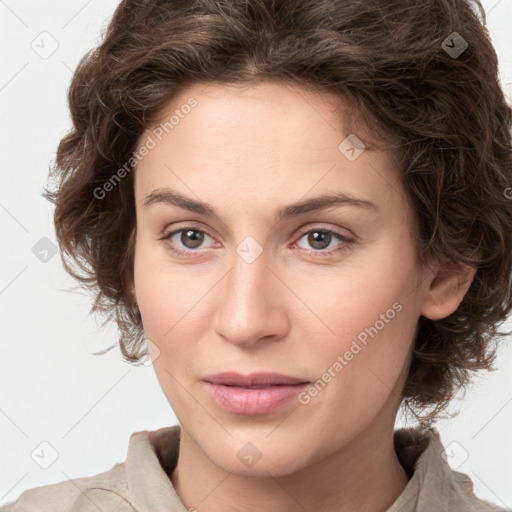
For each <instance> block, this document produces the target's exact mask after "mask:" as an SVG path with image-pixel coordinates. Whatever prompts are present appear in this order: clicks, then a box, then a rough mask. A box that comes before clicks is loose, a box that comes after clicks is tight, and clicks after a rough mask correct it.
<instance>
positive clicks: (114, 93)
mask: <svg viewBox="0 0 512 512" xmlns="http://www.w3.org/2000/svg"><path fill="white" fill-rule="evenodd" d="M475 7H476V8H473V6H472V5H470V4H469V3H468V2H467V1H466V0H368V1H364V2H363V1H350V0H148V1H141V0H124V1H122V2H121V3H120V4H119V6H118V7H117V9H116V11H115V13H114V15H113V18H112V19H111V21H110V24H109V26H108V27H107V29H106V33H104V34H103V38H102V42H101V44H99V46H98V47H97V48H94V49H93V50H91V51H90V52H88V53H87V54H86V55H84V56H83V57H82V59H81V61H80V62H79V64H78V67H77V69H76V71H75V73H74V76H73V79H72V82H71V86H70V89H69V94H68V101H69V108H70V111H71V117H72V123H73V126H72V129H71V130H70V131H69V132H68V133H67V134H66V136H65V137H64V138H62V140H61V141H60V143H59V145H58V150H57V154H56V159H55V163H54V164H53V165H52V167H51V172H50V176H51V177H52V178H55V179H56V180H57V183H56V188H55V190H54V191H50V190H49V189H47V188H46V189H45V192H44V194H43V195H44V196H45V197H46V198H47V199H48V200H50V201H52V202H53V203H54V204H55V215H54V222H55V228H56V234H57V239H58V243H59V246H60V250H61V258H62V261H63V264H64V267H65V269H66V270H67V271H68V272H69V273H70V274H71V275H72V276H74V277H75V278H76V279H78V280H79V281H80V283H81V286H85V287H87V288H88V289H91V290H92V291H94V294H95V300H94V304H93V306H92V308H91V312H98V313H101V314H102V315H107V319H106V320H105V323H106V322H107V321H109V320H110V319H112V317H113V316H114V314H115V319H116V322H117V325H118V328H119V329H120V339H119V345H120V348H121V352H122V354H123V357H124V358H125V360H127V361H129V362H131V363H133V364H137V363H138V362H139V361H140V359H141V357H142V356H144V355H145V343H144V331H143V325H142V321H141V316H140V314H139V312H138V309H137V307H136V305H135V304H134V299H133V296H132V293H131V290H130V283H132V280H131V279H132V276H133V256H134V241H135V237H134V234H135V226H136V224H135V202H134V191H133V173H132V172H126V173H123V174H126V176H125V177H124V178H123V179H122V180H120V182H119V183H118V184H117V186H115V187H113V189H112V191H110V192H109V193H108V194H106V195H105V197H104V198H102V199H101V200H99V199H98V198H97V197H96V194H95V190H97V189H98V187H101V186H103V185H104V184H105V183H106V182H108V181H109V180H111V179H112V176H113V175H114V174H116V172H117V171H118V170H119V169H120V167H121V166H122V165H123V164H125V163H126V162H132V164H131V166H129V167H128V168H127V167H126V166H125V167H124V169H128V171H130V170H134V169H135V165H133V158H132V159H131V160H130V157H131V156H132V155H133V153H134V151H135V148H136V147H137V144H138V141H139V138H140V137H141V135H142V133H143V132H144V130H146V129H149V128H151V127H152V125H153V123H154V122H155V121H156V120H158V116H159V115H160V114H161V112H162V111H163V109H164V108H165V107H166V106H167V105H168V103H169V102H170V100H171V99H172V98H173V97H175V96H176V95H177V94H178V93H180V92H181V91H182V90H183V89H184V88H186V87H187V86H189V85H191V84H193V83H197V82H210V83H233V84H234V83H249V84H250V83H256V82H258V81H261V80H274V81H288V82H289V83H294V84H297V85H300V86H303V87H306V88H311V89H314V90H318V91H325V92H334V93H336V94H337V95H339V96H340V97H343V98H345V99H348V100H349V102H350V104H351V105H352V106H353V107H354V112H357V119H359V120H361V121H365V122H366V124H365V126H367V127H370V128H368V131H369V133H370V134H371V135H372V139H373V140H374V141H383V140H387V141H388V142H389V139H390V137H391V138H392V140H393V141H394V143H393V146H392V149H393V152H394V153H393V154H394V155H395V159H396V162H397V166H398V167H399V170H400V173H401V176H402V181H403V184H404V186H405V189H406V190H407V193H408V194H409V196H410V198H411V199H412V203H413V205H414V209H415V215H416V217H417V221H418V226H419V230H418V232H417V233H416V234H415V237H416V241H415V243H416V246H417V254H418V258H419V261H421V262H422V263H427V262H428V261H430V260H431V258H435V259H436V260H438V261H443V262H451V263H456V264H460V265H470V266H473V267H475V268H476V269H477V271H476V274H475V278H474V279H473V282H472V284H471V286H470V288H469V290H468V292H467V293H466V295H465V297H464V299H463V300H462V302H461V304H460V305H459V307H458V309H457V310H456V311H455V312H454V313H453V314H451V315H449V316H448V317H447V318H444V319H442V320H437V321H432V320H429V319H427V318H425V317H423V316H421V317H420V318H419V323H418V331H417V336H416V339H415V340H414V345H413V353H412V361H411V366H410V370H409V374H408V377H407V381H406V383H405V387H404V389H403V393H402V396H403V398H404V403H405V404H407V405H408V406H409V408H410V409H411V410H413V409H416V410H417V411H418V412H419V413H423V420H422V421H425V422H426V421H431V420H432V418H434V417H437V416H438V415H439V413H440V412H441V411H442V410H444V409H446V406H447V405H448V402H449V401H450V400H451V399H452V398H453V396H454V394H455V393H456V392H457V390H463V389H464V388H465V387H466V385H467V384H468V383H469V374H470V372H471V371H473V370H479V369H488V370H492V369H493V367H492V365H493V363H494V360H495V356H496V351H497V347H498V344H497V340H498V337H503V336H504V335H508V334H510V333H501V332H498V331H497V329H498V327H499V325H500V324H501V323H502V322H503V321H505V320H506V318H507V315H508V314H509V312H510V311H511V309H512V298H511V289H512V251H511V247H512V201H511V198H510V197H509V194H507V193H506V191H507V190H509V191H510V190H511V189H510V186H511V184H512V146H511V124H512V110H511V108H510V106H509V105H507V103H506V100H505V97H504V94H503V92H502V90H501V88H500V86H499V80H498V63H497V57H496V53H495V51H494V48H493V46H492V44H491V42H490V39H489V35H488V33H487V30H486V28H485V15H484V13H483V9H482V6H481V4H480V3H479V2H476V3H475ZM454 32H457V33H458V34H459V35H456V34H453V33H454ZM455 38H458V39H455ZM454 41H457V42H458V45H459V48H460V47H461V44H462V43H463V42H464V41H465V42H466V43H467V48H465V49H464V47H463V46H462V49H463V51H462V53H460V54H459V55H454V54H453V52H449V51H448V50H449V48H454V45H455V43H454ZM461 42H462V43H461ZM369 121H371V122H369ZM387 147H389V146H387ZM67 259H69V261H67ZM428 409H430V412H427V413H425V411H427V410H428ZM432 409H433V410H432ZM417 417H420V416H419V415H418V416H417Z"/></svg>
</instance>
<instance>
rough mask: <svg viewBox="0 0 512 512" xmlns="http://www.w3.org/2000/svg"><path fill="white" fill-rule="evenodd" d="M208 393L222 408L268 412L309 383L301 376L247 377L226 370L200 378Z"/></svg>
mask: <svg viewBox="0 0 512 512" xmlns="http://www.w3.org/2000/svg"><path fill="white" fill-rule="evenodd" d="M203 380H204V381H205V383H206V388H207V390H208V392H209V393H210V396H211V397H212V398H213V400H215V402H216V403H217V404H218V405H219V406H220V407H222V408H224V409H226V410H228V411H230V412H234V413H237V414H246V415H251V416H252V415H256V414H267V413H269V412H272V411H274V410H276V409H277V408H279V407H281V406H282V405H284V404H285V403H286V402H288V401H289V400H290V399H291V398H293V397H294V396H296V395H297V394H298V393H300V392H301V391H302V390H303V389H304V388H305V387H306V386H307V385H308V384H309V382H306V381H305V380H304V379H299V378H295V377H289V376H287V375H281V374H277V373H253V374H250V375H247V376H244V375H241V374H238V373H235V372H225V373H218V374H215V375H210V376H208V377H205V378H204V379H203Z"/></svg>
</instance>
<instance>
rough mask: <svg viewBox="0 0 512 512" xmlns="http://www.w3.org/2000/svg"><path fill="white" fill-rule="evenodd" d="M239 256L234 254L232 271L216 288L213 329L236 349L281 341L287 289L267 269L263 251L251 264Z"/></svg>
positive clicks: (269, 268) (285, 326) (273, 272)
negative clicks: (216, 301) (262, 341)
mask: <svg viewBox="0 0 512 512" xmlns="http://www.w3.org/2000/svg"><path fill="white" fill-rule="evenodd" d="M241 254H242V256H240V255H239V254H238V253H236V252H235V253H234V255H233V259H232V261H233V264H232V267H231V269H230V271H229V272H228V273H227V275H226V276H225V277H224V279H223V280H222V281H221V283H219V285H218V286H219V288H218V293H217V296H216V300H218V307H217V308H216V314H215V317H214V329H215V331H216V333H217V335H218V336H220V337H222V338H223V339H225V340H226V341H228V342H230V343H233V344H235V345H238V346H240V347H249V346H252V345H254V344H256V343H257V342H258V341H260V340H267V341H269V340H271V339H272V340H277V339H279V338H282V337H283V336H284V335H285V334H286V332H287V330H288V328H289V321H288V320H289V319H288V315H287V310H286V305H285V304H286V291H287V288H286V286H285V285H284V284H283V282H282V278H281V279H280V276H278V275H277V272H276V271H275V270H273V269H272V268H271V267H270V266H269V265H268V261H267V257H266V254H265V251H263V252H262V253H261V254H260V255H259V256H258V257H257V258H256V259H254V261H251V260H250V259H247V258H245V257H244V255H243V253H241ZM288 295H290V292H289V291H288Z"/></svg>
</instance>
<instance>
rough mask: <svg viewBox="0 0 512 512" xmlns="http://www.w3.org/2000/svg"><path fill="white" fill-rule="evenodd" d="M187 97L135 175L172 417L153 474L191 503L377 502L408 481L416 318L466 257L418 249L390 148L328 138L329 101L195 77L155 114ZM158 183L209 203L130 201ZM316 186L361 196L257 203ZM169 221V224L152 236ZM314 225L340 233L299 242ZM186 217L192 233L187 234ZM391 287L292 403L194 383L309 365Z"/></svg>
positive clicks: (156, 345)
mask: <svg viewBox="0 0 512 512" xmlns="http://www.w3.org/2000/svg"><path fill="white" fill-rule="evenodd" d="M190 97H193V98H195V99H196V100H197V102H198V103H197V106H195V107H194V108H193V109H191V111H190V113H189V114H188V115H186V116H183V118H180V121H179V123H178V124H176V125H175V126H174V128H173V129H172V130H171V131H169V133H167V134H165V133H164V136H163V137H162V140H161V141H159V142H158V144H157V145H156V147H155V148H154V149H151V151H149V154H147V156H145V157H144V158H143V159H142V160H141V161H140V163H139V165H138V167H137V170H136V175H135V200H136V212H137V233H136V242H135V244H136V245H135V264H134V275H133V286H134V300H135V301H136V303H137V304H138V307H139V309H140V312H141V316H142V320H143V324H144V329H145V334H146V337H147V338H148V339H149V340H151V343H152V344H153V345H151V346H152V347H153V348H152V350H151V355H152V357H153V358H154V361H153V365H154V369H155V372H156V375H157V378H158V380H159V382H160V385H161V387H162V390H163V391H164V393H165V395H166V397H167V399H168V401H169V403H170V405H171V406H172V409H173V411H174V412H175V414H176V416H177V418H178V421H179V424H180V426H181V431H182V434H181V442H180V454H179V460H178V463H177V466H176V468H175V469H174V471H173V472H172V474H170V475H169V477H170V479H171V481H172V483H173V485H174V487H175V489H176V492H177V493H178V495H179V497H180V499H181V500H182V502H183V503H184V505H185V506H186V507H187V508H191V507H194V508H195V509H197V510H199V511H201V512H203V511H207V512H217V511H222V512H226V511H235V510H236V511H240V510H246V511H261V510H265V511H266V512H277V511H279V512H283V511H284V512H288V511H289V512H292V511H294V512H295V511H299V510H300V511H302V510H321V511H335V510H336V511H340V510H343V511H355V510H357V511H384V510H386V509H387V508H388V507H389V506H391V504H392V503H393V502H394V501H395V500H396V498H397V497H398V496H399V495H400V493H401V492H402V491H403V490H404V488H405V486H406V484H407V481H408V479H407V476H406V473H405V471H404V470H403V468H402V467H401V465H400V463H399V461H398V459H397V457H396V453H395V451H394V448H393V429H394V422H395V418H396V415H397V411H398V408H399V405H400V401H401V398H400V392H401V389H402V387H403V384H404V382H405V377H406V375H407V370H408V367H409V362H410V353H411V346H412V341H413V339H414V335H415V330H416V326H417V322H418V318H419V316H420V315H424V316H426V317H428V318H432V319H439V318H443V317H445V316H448V315H449V314H450V313H452V312H453V311H455V309H456V308H457V306H458V304H459V303H460V301H461V300H462V298H463V296H464V294H465V293H466V291H467V289H468V287H469V285H470V283H471V280H472V279H473V276H474V271H473V270H472V269H468V270H467V271H465V272H458V271H457V270H458V269H456V268H453V269H452V268H448V267H443V268H441V267H439V266H436V265H432V266H431V267H430V268H422V267H420V266H419V265H418V263H417V259H416V254H415V249H414V245H413V241H412V233H414V230H415V229H416V228H417V226H416V224H415V220H414V219H415V217H414V211H413V209H412V206H411V204H410V203H409V202H408V200H407V197H406V195H405V191H404V189H403V187H402V185H401V183H400V181H399V179H398V173H397V171H396V169H394V168H393V165H392V160H391V158H390V155H389V154H388V153H386V152H385V151H377V150H369V149H367V150H365V151H363V152H362V154H360V156H359V157H358V158H357V159H356V160H354V161H350V160H348V159H347V158H346V157H345V155H344V154H342V152H341V151H340V150H339V149H338V145H339V144H340V142H341V141H343V140H344V139H345V138H346V136H347V135H348V134H349V133H350V132H348V131H346V130H345V128H344V126H343V119H344V114H343V112H344V108H346V107H347V105H346V104H345V103H344V102H343V101H341V100H339V99H336V98H335V97H334V96H331V95H329V94H326V93H313V92H311V91H307V90H305V89H302V88H301V87H300V86H298V85H293V86H292V85H289V84H288V85H287V84H283V83H277V82H264V83H260V84H258V85H254V86H250V87H248V86H240V85H238V86H228V85H225V84H222V85H220V84H215V85H213V84H210V85H208V86H206V85H205V84H195V85H193V86H191V87H189V88H188V89H187V90H185V91H183V92H182V93H181V94H180V95H179V96H178V97H175V98H174V99H173V101H172V102H171V103H170V104H169V105H168V108H167V109H166V110H165V111H164V112H162V119H169V117H170V115H171V114H172V113H173V112H174V110H175V109H177V108H178V109H179V108H180V106H182V105H184V104H185V103H186V102H187V100H188V99H189V98H190ZM148 135H151V131H147V132H145V134H143V136H142V137H141V139H140V140H141V141H144V139H145V137H147V136H148ZM356 135H358V134H357V133H356ZM359 135H360V138H361V139H363V136H362V134H359ZM163 187H169V188H171V189H172V190H174V191H177V192H180V193H181V194H184V195H187V196H188V197H190V198H192V199H194V200H201V201H204V202H207V203H209V204H211V205H212V206H213V207H214V208H215V209H216V210H217V211H218V212H219V215H220V216H221V218H220V219H215V218H211V217H208V216H205V215H202V214H198V213H193V212H190V211H187V210H185V209H182V208H180V207H179V206H176V205H171V204H165V203H158V202H155V203H153V204H151V205H150V206H144V204H143V203H144V201H145V198H146V196H147V195H148V194H149V193H151V192H152V191H154V190H155V189H160V188H163ZM334 191H336V192H344V193H347V194H351V195H352V196H354V197H357V198H362V199H365V200H368V201H371V202H372V203H374V204H375V205H376V206H377V208H378V209H377V210H376V211H373V210H371V209H364V208H360V207H356V206H353V205H347V204H345V205H336V206H331V207H329V208H327V209H323V210H321V211H316V212H310V213H306V214H303V215H301V216H300V217H296V218H289V219H285V220H282V221H277V220H276V218H275V217H274V216H275V214H276V212H277V211H278V210H279V209H280V208H282V207H284V206H286V205H288V204H290V203H293V202H296V201H300V200H304V199H308V198H311V197H314V196H318V195H321V194H322V193H332V192H334ZM179 228H181V229H185V232H180V233H178V234H176V235H174V236H173V237H172V241H171V240H168V241H162V240H160V239H161V238H162V237H163V236H164V235H166V234H168V233H170V232H171V231H173V230H177V229H179ZM315 228H316V229H324V230H335V231H337V232H339V233H341V234H343V235H345V236H348V237H351V238H352V239H353V240H354V241H353V243H352V244H350V245H347V244H346V243H345V242H343V241H340V240H339V239H337V238H336V236H334V235H332V237H331V239H330V241H329V240H326V241H325V243H324V245H323V246H321V245H320V244H318V245H315V244H314V239H312V235H311V236H309V237H308V234H311V230H312V231H313V232H315ZM188 229H198V230H204V231H205V232H206V234H204V235H203V236H204V238H202V239H199V240H198V241H195V240H194V239H193V238H192V239H191V238H187V236H186V232H187V230H188ZM299 230H303V231H301V232H299ZM194 234H196V235H199V236H200V233H199V234H198V233H194ZM249 236H250V237H252V238H253V239H254V240H255V241H256V242H257V244H258V245H257V246H256V245H253V246H251V247H252V248H251V249H250V251H253V252H252V254H255V253H254V250H255V249H254V247H260V248H261V250H262V252H261V254H259V256H257V257H256V258H255V259H254V261H252V262H251V263H248V262H247V261H246V260H245V259H244V258H242V257H241V256H240V255H239V254H238V253H237V247H238V246H239V245H240V244H241V242H242V241H244V239H246V237H249ZM201 240H202V241H201ZM170 246H173V247H174V248H175V249H178V250H182V251H187V250H188V252H189V253H190V255H191V257H188V258H187V257H183V256H179V255H176V254H174V253H172V252H171V251H170V249H169V247H170ZM196 247H197V248H196ZM335 249H341V250H339V251H337V252H333V253H332V254H331V255H328V256H319V253H322V252H324V253H325V252H327V251H330V250H335ZM194 251H195V252H194ZM310 252H316V253H317V254H313V255H312V254H310ZM396 303H398V304H399V305H401V310H400V312H397V313H396V315H394V318H393V319H391V320H389V321H388V322H386V323H385V326H384V328H382V329H380V330H379V332H378V334H377V335H376V336H374V337H373V338H369V339H368V343H367V345H366V346H363V348H362V349H361V350H360V351H359V352H358V353H357V354H356V355H354V357H353V358H352V359H351V360H350V361H348V362H347V364H346V365H345V366H343V369H342V370H341V371H339V372H337V373H336V376H335V377H334V378H332V379H331V381H330V382H329V383H328V384H327V385H326V386H325V387H324V389H322V390H321V392H319V393H318V394H317V395H316V396H314V397H312V398H311V400H310V401H309V403H307V404H301V403H300V402H299V401H298V400H296V399H292V400H291V401H289V402H288V403H286V404H285V405H284V406H282V407H280V408H279V409H277V410H276V411H273V412H271V413H268V414H262V415H258V416H246V415H242V414H235V413H232V412H228V411H226V410H224V409H222V408H220V407H219V406H218V405H217V404H216V403H215V402H214V401H213V400H212V398H211V397H210V395H209V394H208V393H207V390H206V388H205V384H204V382H203V381H202V378H203V377H205V376H206V375H209V374H212V373H217V372H222V371H229V370H232V371H237V372H239V373H242V374H249V373H252V372H257V371H270V372H278V373H283V374H286V375H290V376H294V377H300V378H302V379H304V380H307V381H310V382H315V381H317V380H318V379H319V378H321V376H322V375H323V374H324V373H325V372H326V371H327V369H328V368H330V367H332V366H333V364H334V363H335V361H336V360H337V358H338V356H339V355H343V354H344V353H345V352H346V351H347V350H349V348H350V346H351V343H352V341H353V340H355V339H356V338H357V336H358V334H360V333H361V332H362V331H364V330H365V328H367V327H370V326H374V325H375V323H376V321H377V320H379V318H381V315H382V314H385V313H386V311H387V310H389V309H390V308H392V305H393V304H396ZM248 442H250V443H252V444H253V445H254V446H255V447H256V448H257V450H258V451H259V452H260V454H261V458H260V459H259V460H258V461H257V462H256V463H255V464H254V465H252V466H250V467H248V466H246V465H244V464H243V463H242V462H241V461H240V459H239V458H238V457H237V453H238V452H239V450H240V449H241V448H242V447H243V446H244V445H245V444H246V443H248Z"/></svg>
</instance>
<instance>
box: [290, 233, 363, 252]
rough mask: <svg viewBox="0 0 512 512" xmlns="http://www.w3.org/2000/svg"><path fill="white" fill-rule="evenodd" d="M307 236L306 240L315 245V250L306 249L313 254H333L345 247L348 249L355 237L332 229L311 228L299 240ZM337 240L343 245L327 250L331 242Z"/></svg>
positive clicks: (311, 245)
mask: <svg viewBox="0 0 512 512" xmlns="http://www.w3.org/2000/svg"><path fill="white" fill-rule="evenodd" d="M305 237H307V238H306V242H307V243H308V244H309V245H310V247H313V249H314V250H309V249H305V250H306V251H307V252H308V253H309V254H311V255H313V256H321V257H323V256H331V255H332V254H334V253H336V252H340V251H343V250H345V249H348V248H349V247H350V246H351V245H352V243H353V242H354V240H353V239H351V238H349V237H347V236H345V235H343V234H342V233H339V232H337V231H333V230H330V229H320V228H315V229H309V230H308V231H304V232H302V234H301V236H300V238H299V240H302V239H303V238H305ZM336 240H339V241H341V242H343V243H342V244H339V245H341V247H337V248H335V249H333V250H330V251H326V250H325V249H326V248H327V247H329V246H330V245H331V242H336ZM331 247H332V246H331Z"/></svg>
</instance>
